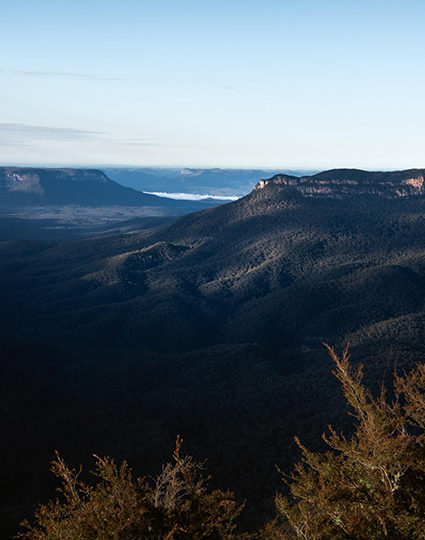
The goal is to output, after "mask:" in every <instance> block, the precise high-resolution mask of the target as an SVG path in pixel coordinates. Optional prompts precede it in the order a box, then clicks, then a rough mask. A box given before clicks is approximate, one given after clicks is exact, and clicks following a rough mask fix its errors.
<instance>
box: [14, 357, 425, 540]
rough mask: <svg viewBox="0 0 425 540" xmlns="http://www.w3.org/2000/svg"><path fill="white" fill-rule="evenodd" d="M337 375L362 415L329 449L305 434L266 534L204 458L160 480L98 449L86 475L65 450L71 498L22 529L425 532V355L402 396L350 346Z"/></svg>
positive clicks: (44, 535) (421, 535)
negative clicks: (87, 479)
mask: <svg viewBox="0 0 425 540" xmlns="http://www.w3.org/2000/svg"><path fill="white" fill-rule="evenodd" d="M329 353H330V355H331V357H332V358H333V360H334V362H335V365H336V368H335V371H334V374H335V375H336V377H337V378H338V379H339V381H340V382H341V384H342V388H343V392H344V395H345V397H346V400H347V402H348V404H349V406H350V409H351V414H352V415H353V417H354V420H355V430H354V434H353V435H352V436H351V437H349V438H347V437H345V436H344V435H342V434H338V433H337V432H336V431H335V430H334V429H333V428H332V427H329V434H328V435H324V436H323V438H324V441H325V442H326V444H327V445H328V447H329V448H328V450H327V451H325V452H322V453H313V452H311V451H309V450H308V449H307V448H306V447H305V446H304V445H302V444H301V442H300V441H299V440H298V439H296V440H297V443H298V445H299V447H300V449H301V452H302V460H301V461H300V462H299V463H298V464H297V465H296V466H295V471H294V472H293V474H292V475H290V476H286V475H283V479H284V482H285V483H286V484H287V486H288V488H289V492H290V495H289V496H283V495H278V496H277V497H276V509H277V517H276V519H275V520H274V521H273V522H272V523H270V524H269V525H268V526H266V527H265V528H264V529H263V530H262V531H260V532H259V533H258V534H254V535H242V536H241V535H237V534H236V532H235V529H236V525H235V523H236V520H237V518H238V517H239V514H240V513H241V511H242V506H239V505H237V503H236V502H235V500H234V496H233V494H232V493H231V492H223V491H218V490H217V491H212V492H210V491H208V489H207V485H206V482H207V479H206V478H205V477H204V474H203V465H202V464H200V463H197V462H196V461H194V459H193V458H192V457H190V456H182V455H181V443H182V441H181V439H179V438H178V439H177V443H176V449H175V451H174V454H173V462H172V463H168V464H166V465H165V466H164V467H163V469H162V472H161V474H160V475H159V476H158V477H157V478H156V479H155V480H154V481H149V480H147V479H137V480H135V479H133V477H132V474H131V471H130V469H129V468H128V466H127V464H126V463H125V462H124V463H123V464H122V465H121V466H120V467H118V466H117V465H116V464H115V463H114V461H113V460H111V459H109V458H99V457H97V456H95V457H96V470H95V471H94V474H95V475H96V476H97V478H98V482H97V483H96V484H95V485H94V486H91V485H88V484H86V483H84V482H82V481H80V480H79V473H80V471H78V472H77V471H75V470H73V469H69V468H68V467H67V466H66V464H65V463H64V462H63V460H62V459H61V458H60V457H59V456H57V460H56V461H55V462H54V464H53V468H52V470H53V472H54V473H55V474H56V475H57V476H58V477H59V478H61V480H62V489H61V491H62V500H56V501H54V502H51V503H49V504H48V505H47V506H40V508H39V509H38V511H37V512H36V514H35V522H36V524H35V525H30V524H29V523H28V522H27V523H25V524H24V526H25V528H26V531H25V532H24V533H21V534H20V535H19V536H18V537H19V538H26V539H33V540H45V539H50V540H77V539H79V540H92V539H93V540H94V539H102V540H115V539H116V540H130V539H131V540H135V539H140V538H146V539H152V540H153V539H155V540H156V539H158V540H159V539H162V540H174V539H176V540H177V539H180V538H193V539H202V538H204V539H211V540H215V539H217V540H218V539H229V540H230V539H234V538H248V537H250V538H254V537H255V538H262V539H266V540H268V539H270V540H271V539H276V540H277V539H279V540H281V539H285V540H290V539H296V538H303V539H305V540H327V539H329V540H330V539H335V540H338V539H341V540H342V539H359V540H360V539H361V540H363V539H364V540H366V539H372V540H373V539H376V540H378V539H385V538H387V539H400V540H408V539H425V364H423V365H418V366H417V367H416V368H415V369H414V370H412V371H411V372H410V373H404V374H403V375H401V376H400V375H395V379H394V397H393V399H389V398H388V397H387V393H386V390H385V388H384V387H383V386H382V388H381V392H380V394H379V395H378V396H377V397H373V396H372V394H371V393H370V392H369V390H367V389H366V388H365V386H364V385H363V382H362V379H363V372H362V367H361V366H360V367H358V368H356V369H355V368H353V367H352V366H351V365H350V362H349V354H348V349H346V350H345V351H344V352H343V354H342V356H341V357H338V356H337V355H336V353H335V351H334V349H332V348H329Z"/></svg>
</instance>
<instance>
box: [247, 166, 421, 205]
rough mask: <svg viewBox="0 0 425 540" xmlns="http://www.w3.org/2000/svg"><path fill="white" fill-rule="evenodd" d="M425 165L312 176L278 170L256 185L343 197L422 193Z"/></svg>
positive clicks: (334, 171)
mask: <svg viewBox="0 0 425 540" xmlns="http://www.w3.org/2000/svg"><path fill="white" fill-rule="evenodd" d="M424 175H425V169H409V170H405V171H390V172H369V171H362V170H359V169H332V170H330V171H324V172H320V173H318V174H314V175H311V176H301V177H297V176H292V175H288V174H276V175H275V176H273V177H271V178H268V179H264V180H260V181H259V182H258V183H257V185H256V186H255V189H256V190H258V189H264V188H265V187H266V186H281V187H285V188H289V189H291V190H293V191H296V192H298V193H300V194H301V195H303V196H304V197H332V198H341V197H347V196H352V195H374V196H379V197H385V198H388V199H393V198H397V197H407V196H411V195H423V194H424V193H425V184H424Z"/></svg>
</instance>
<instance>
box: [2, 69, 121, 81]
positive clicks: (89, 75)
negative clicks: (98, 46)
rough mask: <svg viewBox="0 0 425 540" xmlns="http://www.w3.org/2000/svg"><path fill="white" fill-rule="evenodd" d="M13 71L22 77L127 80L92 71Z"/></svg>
mask: <svg viewBox="0 0 425 540" xmlns="http://www.w3.org/2000/svg"><path fill="white" fill-rule="evenodd" d="M13 73H15V75H22V76H24V77H66V78H71V79H81V80H84V81H128V79H126V78H124V77H109V76H107V75H96V74H94V73H74V72H68V71H39V70H25V69H14V70H13Z"/></svg>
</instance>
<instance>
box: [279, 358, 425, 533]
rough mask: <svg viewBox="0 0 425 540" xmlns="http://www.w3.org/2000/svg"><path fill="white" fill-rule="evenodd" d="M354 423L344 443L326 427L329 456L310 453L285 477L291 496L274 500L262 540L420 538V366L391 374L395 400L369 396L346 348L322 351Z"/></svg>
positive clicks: (423, 418)
mask: <svg viewBox="0 0 425 540" xmlns="http://www.w3.org/2000/svg"><path fill="white" fill-rule="evenodd" d="M328 350H329V353H330V355H331V357H332V359H333V360H334V362H335V366H336V367H335V370H334V374H335V375H336V377H337V378H338V380H339V381H340V382H341V385H342V389H343V392H344V395H345V398H346V400H347V402H348V404H349V406H350V409H351V414H352V415H353V416H354V419H355V432H354V434H353V435H352V436H351V437H350V438H346V437H345V436H344V435H342V434H338V433H337V432H336V431H335V430H334V429H333V428H332V427H330V426H329V434H328V435H323V439H324V441H325V443H326V444H327V446H328V450H327V451H325V452H323V453H314V452H311V451H309V450H308V449H307V448H306V447H305V446H304V445H303V444H302V443H301V442H300V441H299V439H297V438H296V442H297V444H298V446H299V448H300V449H301V452H302V459H301V461H300V462H299V463H298V464H296V466H295V470H294V472H293V473H292V474H291V475H290V476H289V477H288V476H286V475H283V479H284V481H285V482H286V483H287V484H288V486H289V489H290V493H291V497H290V498H288V497H285V496H283V495H278V496H277V497H276V507H277V511H278V522H277V523H276V524H274V525H272V526H270V527H269V538H272V537H275V538H285V539H289V538H304V539H306V540H307V539H308V540H313V539H322V540H324V539H331V538H332V539H346V538H351V539H352V538H358V539H383V538H397V539H406V540H407V539H414V538H425V448H424V442H425V365H418V366H417V367H416V368H415V369H414V370H412V371H411V372H410V373H404V374H403V375H402V376H398V375H395V383H394V398H393V399H392V400H389V399H388V397H387V393H386V391H385V388H384V387H383V386H382V387H381V392H380V394H379V395H378V397H376V398H375V397H373V396H372V394H371V393H370V391H369V390H367V389H366V388H365V387H364V385H363V383H362V379H363V371H362V366H360V367H358V368H356V369H355V368H353V367H352V366H351V364H350V362H349V353H348V348H347V349H346V350H345V351H344V352H343V354H342V356H341V357H339V356H338V355H337V354H336V353H335V351H334V349H333V348H331V347H328Z"/></svg>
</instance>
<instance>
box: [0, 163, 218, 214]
mask: <svg viewBox="0 0 425 540" xmlns="http://www.w3.org/2000/svg"><path fill="white" fill-rule="evenodd" d="M46 205H48V206H49V205H56V206H61V205H81V206H92V207H100V206H134V207H136V206H146V207H157V208H158V209H160V208H162V209H163V208H164V207H166V208H167V209H169V210H172V212H171V213H173V212H174V213H175V214H183V213H187V212H190V211H195V210H198V209H201V208H205V206H208V203H199V202H193V201H190V202H188V201H174V200H171V199H165V198H163V197H156V196H155V195H148V194H146V193H142V192H140V191H136V190H135V189H132V188H129V187H125V186H122V185H121V184H118V183H117V182H114V181H113V180H111V179H110V178H109V177H108V176H107V175H106V174H105V173H104V172H102V171H100V170H96V169H59V168H31V167H0V207H3V208H13V207H32V206H46ZM162 213H163V212H162ZM160 214H161V212H160Z"/></svg>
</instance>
